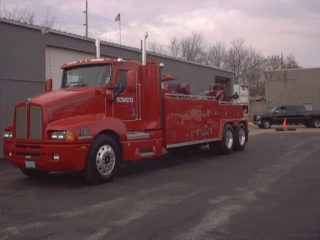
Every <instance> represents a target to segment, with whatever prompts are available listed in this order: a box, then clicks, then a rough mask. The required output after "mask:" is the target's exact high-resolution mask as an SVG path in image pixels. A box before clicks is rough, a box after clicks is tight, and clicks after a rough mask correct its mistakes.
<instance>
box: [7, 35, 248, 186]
mask: <svg viewBox="0 0 320 240" xmlns="http://www.w3.org/2000/svg"><path fill="white" fill-rule="evenodd" d="M147 37H148V33H146V34H144V36H143V37H142V39H141V55H142V62H141V63H139V62H137V61H131V60H123V59H121V58H118V59H109V58H100V42H99V40H98V39H97V41H96V47H97V57H96V59H89V60H79V61H76V62H71V63H67V64H64V65H63V66H62V69H63V74H62V82H61V88H60V89H59V90H55V91H53V90H52V79H47V80H46V84H45V93H43V94H40V95H38V96H34V97H32V98H29V99H27V100H26V101H23V102H20V103H18V104H17V105H16V106H15V108H14V116H13V124H12V125H9V126H6V127H5V129H4V138H3V154H4V157H5V158H6V159H7V160H8V161H9V162H11V163H12V164H14V165H15V166H16V167H18V168H20V169H21V171H22V173H24V174H25V175H27V176H29V177H44V176H46V175H47V174H48V173H49V172H59V171H82V172H83V173H84V176H85V178H86V179H87V180H88V181H90V182H93V183H95V184H99V183H104V182H107V181H108V180H110V179H112V177H113V176H114V173H115V171H116V170H117V169H118V167H119V166H121V165H122V164H125V163H128V162H131V161H135V160H142V159H148V158H154V157H156V156H160V155H162V154H163V149H166V150H167V152H169V153H174V154H175V153H179V152H184V151H186V150H191V151H195V150H197V149H198V148H200V147H201V146H203V145H209V150H210V151H212V152H213V153H216V152H218V153H220V154H228V153H231V152H232V151H241V150H243V149H244V148H245V146H246V143H247V142H248V123H247V119H246V118H245V117H244V116H243V111H242V106H240V105H237V104H234V103H231V102H228V101H222V100H225V99H229V97H227V96H226V98H225V97H223V98H219V99H216V96H215V95H216V93H217V92H218V93H219V96H221V88H220V87H219V86H210V87H209V91H206V93H204V94H200V95H190V87H189V85H188V84H187V83H168V81H173V80H175V79H174V78H172V77H171V76H170V75H169V76H168V75H165V76H164V78H161V76H162V74H161V71H162V69H163V67H164V66H163V64H157V63H156V62H155V61H152V60H149V61H146V39H147ZM217 90H219V91H217ZM223 95H225V92H224V94H223Z"/></svg>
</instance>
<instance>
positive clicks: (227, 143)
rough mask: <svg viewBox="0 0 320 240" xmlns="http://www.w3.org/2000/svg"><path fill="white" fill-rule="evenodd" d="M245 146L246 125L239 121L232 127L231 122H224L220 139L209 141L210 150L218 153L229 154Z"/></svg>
mask: <svg viewBox="0 0 320 240" xmlns="http://www.w3.org/2000/svg"><path fill="white" fill-rule="evenodd" d="M245 146H246V127H245V125H244V124H243V123H239V124H238V126H237V127H236V128H235V129H234V128H233V127H232V125H231V124H229V123H226V124H225V125H224V128H223V134H222V140H221V141H216V142H211V143H209V148H210V151H211V152H213V153H218V154H229V153H231V152H233V151H234V150H236V151H242V150H243V149H244V148H245Z"/></svg>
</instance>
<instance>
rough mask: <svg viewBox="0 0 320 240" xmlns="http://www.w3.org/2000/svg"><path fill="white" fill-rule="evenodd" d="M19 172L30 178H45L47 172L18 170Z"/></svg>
mask: <svg viewBox="0 0 320 240" xmlns="http://www.w3.org/2000/svg"><path fill="white" fill-rule="evenodd" d="M20 170H21V172H22V173H23V174H24V175H26V176H27V177H30V178H45V177H47V176H48V174H49V172H48V171H39V170H31V169H26V168H20Z"/></svg>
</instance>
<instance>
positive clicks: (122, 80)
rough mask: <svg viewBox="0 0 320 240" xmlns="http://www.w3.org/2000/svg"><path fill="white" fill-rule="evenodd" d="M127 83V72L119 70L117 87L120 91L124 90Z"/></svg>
mask: <svg viewBox="0 0 320 240" xmlns="http://www.w3.org/2000/svg"><path fill="white" fill-rule="evenodd" d="M126 83H127V70H119V71H118V73H117V81H116V86H117V88H119V89H122V88H123V87H125V86H126Z"/></svg>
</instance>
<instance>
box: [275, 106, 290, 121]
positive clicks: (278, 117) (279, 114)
mask: <svg viewBox="0 0 320 240" xmlns="http://www.w3.org/2000/svg"><path fill="white" fill-rule="evenodd" d="M286 117H287V109H286V107H279V108H277V109H276V111H275V113H274V115H273V122H274V123H275V124H282V123H283V121H284V119H285V118H286Z"/></svg>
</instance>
